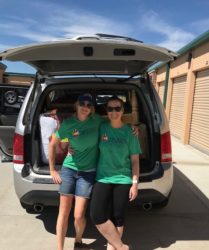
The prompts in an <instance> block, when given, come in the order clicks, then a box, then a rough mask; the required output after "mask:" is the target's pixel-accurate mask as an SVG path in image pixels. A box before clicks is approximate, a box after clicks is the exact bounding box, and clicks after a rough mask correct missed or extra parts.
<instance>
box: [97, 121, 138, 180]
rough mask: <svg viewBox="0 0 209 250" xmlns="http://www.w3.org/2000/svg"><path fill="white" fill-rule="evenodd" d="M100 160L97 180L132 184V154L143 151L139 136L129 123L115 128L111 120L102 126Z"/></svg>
mask: <svg viewBox="0 0 209 250" xmlns="http://www.w3.org/2000/svg"><path fill="white" fill-rule="evenodd" d="M99 149H100V155H99V162H98V166H97V174H96V180H97V181H98V182H103V183H113V184H131V183H132V167H131V158H130V157H131V155H134V154H139V153H141V148H140V144H139V140H138V137H137V136H135V135H133V130H132V128H131V127H130V126H129V125H127V124H126V125H124V126H123V127H121V128H113V127H112V126H111V125H110V123H109V122H105V123H103V124H101V126H100V139H99Z"/></svg>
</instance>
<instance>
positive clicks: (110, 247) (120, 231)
mask: <svg viewBox="0 0 209 250" xmlns="http://www.w3.org/2000/svg"><path fill="white" fill-rule="evenodd" d="M123 228H124V227H123V226H122V227H117V230H118V233H119V235H120V238H122V235H123ZM107 250H115V248H114V247H113V246H112V245H111V244H110V243H109V242H108V243H107Z"/></svg>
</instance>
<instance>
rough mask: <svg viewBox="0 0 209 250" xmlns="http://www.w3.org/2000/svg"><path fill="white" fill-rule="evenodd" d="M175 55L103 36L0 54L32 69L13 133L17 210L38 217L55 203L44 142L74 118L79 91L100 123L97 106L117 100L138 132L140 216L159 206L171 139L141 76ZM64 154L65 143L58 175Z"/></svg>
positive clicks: (164, 198) (169, 179) (164, 196)
mask: <svg viewBox="0 0 209 250" xmlns="http://www.w3.org/2000/svg"><path fill="white" fill-rule="evenodd" d="M175 56H176V55H175V53H173V52H171V51H169V50H167V49H165V48H161V47H156V46H150V45H146V44H144V43H143V42H140V41H137V40H134V39H131V38H127V37H120V36H111V35H104V34H97V35H93V36H88V37H87V36H79V37H76V38H73V39H67V40H59V41H55V42H49V43H41V44H35V45H28V46H22V47H17V48H13V49H10V50H7V51H4V52H2V53H0V57H1V58H2V59H3V60H4V59H5V60H9V61H23V62H26V63H28V64H30V65H32V66H33V67H34V68H36V70H37V73H36V79H35V81H34V83H33V84H32V86H31V87H30V89H29V91H28V93H27V96H26V98H25V100H24V102H23V105H22V107H21V110H20V113H19V116H18V120H17V124H16V128H15V134H14V144H13V163H14V186H15V190H16V193H17V196H18V198H19V199H20V202H21V204H22V206H23V207H24V208H33V209H34V210H36V211H38V212H41V211H42V210H43V208H44V206H53V205H57V204H58V200H59V199H58V193H57V190H58V186H57V185H56V184H54V183H53V182H52V178H51V176H50V173H49V164H48V143H49V140H50V136H51V134H52V133H53V132H54V131H56V129H57V128H58V127H59V125H60V123H61V122H62V121H63V120H64V119H65V118H66V117H69V116H71V115H72V114H73V112H74V102H75V100H76V99H77V97H78V95H80V94H81V93H84V92H89V93H91V94H92V96H93V97H94V100H95V107H96V112H98V113H99V114H100V115H102V116H105V115H106V114H105V108H104V106H105V102H106V100H107V98H108V97H109V96H112V95H118V96H119V97H120V98H122V99H123V101H124V102H125V113H124V117H123V119H124V122H126V123H130V124H134V125H137V126H138V127H139V140H140V144H141V147H142V151H143V152H142V154H141V155H140V165H141V169H140V178H139V185H138V188H139V189H140V192H139V195H138V198H137V201H138V204H142V205H143V206H144V208H146V209H150V208H151V207H152V205H158V206H165V205H166V204H167V202H168V200H169V196H170V193H171V190H172V185H173V166H172V156H171V140H170V132H169V125H168V122H167V119H166V116H165V112H164V108H163V106H162V104H161V101H160V99H159V97H158V94H157V93H156V91H155V88H154V87H153V84H152V83H151V82H150V79H149V76H148V74H147V69H148V67H149V66H150V65H151V64H153V63H154V62H156V61H169V60H172V59H173V58H174V57H175ZM11 136H12V135H11ZM66 150H67V145H66V143H65V142H63V143H60V145H59V147H58V148H57V153H56V154H57V155H56V156H57V157H56V167H57V169H58V170H59V169H60V168H61V163H62V160H63V158H64V157H65V154H66Z"/></svg>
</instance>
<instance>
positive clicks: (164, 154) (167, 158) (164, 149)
mask: <svg viewBox="0 0 209 250" xmlns="http://www.w3.org/2000/svg"><path fill="white" fill-rule="evenodd" d="M171 161H172V150H171V135H170V132H169V131H168V132H166V133H164V134H161V162H171Z"/></svg>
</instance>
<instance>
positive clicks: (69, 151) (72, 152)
mask: <svg viewBox="0 0 209 250" xmlns="http://www.w3.org/2000/svg"><path fill="white" fill-rule="evenodd" d="M74 153H75V151H74V150H73V148H71V145H69V146H68V153H67V155H73V154H74Z"/></svg>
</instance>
